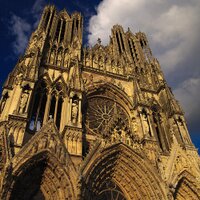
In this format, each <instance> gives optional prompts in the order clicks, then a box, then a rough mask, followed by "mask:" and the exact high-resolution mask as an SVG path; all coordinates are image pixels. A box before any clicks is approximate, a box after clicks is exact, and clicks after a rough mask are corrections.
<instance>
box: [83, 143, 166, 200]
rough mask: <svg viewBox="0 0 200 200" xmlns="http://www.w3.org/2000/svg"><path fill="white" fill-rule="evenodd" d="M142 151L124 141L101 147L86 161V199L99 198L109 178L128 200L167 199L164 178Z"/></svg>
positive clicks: (84, 176)
mask: <svg viewBox="0 0 200 200" xmlns="http://www.w3.org/2000/svg"><path fill="white" fill-rule="evenodd" d="M142 155H143V153H141V152H140V153H138V152H136V151H134V150H133V149H131V148H129V147H128V146H126V145H124V144H122V143H118V144H115V145H111V146H109V147H107V148H105V149H101V148H99V149H98V150H97V151H96V152H95V153H94V154H93V155H92V156H91V158H88V159H87V160H86V163H85V165H83V169H82V182H83V188H82V192H83V199H98V196H99V195H100V194H101V193H102V190H103V189H104V185H105V183H106V182H107V181H110V182H112V183H115V184H116V185H117V187H119V188H120V191H121V192H122V193H123V197H124V198H125V199H127V200H129V199H149V200H151V199H155V200H156V199H163V200H164V199H166V196H167V195H166V191H165V190H166V189H165V184H164V182H163V181H162V180H161V178H160V177H159V176H158V175H157V174H158V173H157V172H156V169H155V168H154V167H153V166H152V165H151V164H150V163H149V161H148V160H147V159H145V157H144V156H142Z"/></svg>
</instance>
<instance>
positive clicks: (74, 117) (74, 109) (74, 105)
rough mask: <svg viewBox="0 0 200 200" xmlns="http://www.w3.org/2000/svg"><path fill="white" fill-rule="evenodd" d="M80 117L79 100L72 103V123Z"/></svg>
mask: <svg viewBox="0 0 200 200" xmlns="http://www.w3.org/2000/svg"><path fill="white" fill-rule="evenodd" d="M77 118H78V101H77V100H75V101H74V102H73V103H72V123H76V122H77Z"/></svg>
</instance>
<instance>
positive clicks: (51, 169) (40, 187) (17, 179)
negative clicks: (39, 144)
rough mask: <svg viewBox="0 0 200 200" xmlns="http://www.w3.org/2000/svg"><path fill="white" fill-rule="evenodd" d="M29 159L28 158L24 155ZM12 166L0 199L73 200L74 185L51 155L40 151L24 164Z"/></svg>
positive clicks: (62, 166)
mask: <svg viewBox="0 0 200 200" xmlns="http://www.w3.org/2000/svg"><path fill="white" fill-rule="evenodd" d="M26 156H28V155H26ZM25 160H26V158H25V159H21V160H20V162H19V163H18V164H16V165H14V167H13V169H12V174H11V175H10V177H9V178H8V179H7V181H6V182H5V185H4V188H3V192H2V194H1V195H2V199H5V200H61V199H71V200H73V199H76V198H75V192H74V183H73V182H72V180H71V176H70V175H69V174H68V173H71V174H73V169H72V168H71V170H72V171H70V172H69V171H67V170H66V168H65V167H66V166H65V165H63V163H60V161H59V160H58V159H57V158H56V157H55V155H53V154H52V153H50V152H49V151H47V150H45V151H41V152H40V153H38V154H35V155H34V156H32V157H30V158H29V159H27V160H26V161H25Z"/></svg>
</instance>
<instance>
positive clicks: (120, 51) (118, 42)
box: [116, 33, 122, 54]
mask: <svg viewBox="0 0 200 200" xmlns="http://www.w3.org/2000/svg"><path fill="white" fill-rule="evenodd" d="M116 38H117V44H118V49H119V53H120V54H121V53H122V50H121V46H120V41H119V36H118V33H116Z"/></svg>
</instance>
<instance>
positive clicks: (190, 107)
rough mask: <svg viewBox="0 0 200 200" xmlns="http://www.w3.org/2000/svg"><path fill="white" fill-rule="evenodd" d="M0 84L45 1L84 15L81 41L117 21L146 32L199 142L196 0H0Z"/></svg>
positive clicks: (104, 33)
mask: <svg viewBox="0 0 200 200" xmlns="http://www.w3.org/2000/svg"><path fill="white" fill-rule="evenodd" d="M0 3H1V4H0V5H1V7H0V44H1V48H0V86H2V85H3V82H4V81H5V79H6V77H7V75H8V73H9V72H10V71H11V70H12V68H13V67H14V66H15V64H16V62H17V59H18V58H19V56H20V54H23V51H24V48H25V47H26V44H27V42H28V39H29V36H30V34H31V32H32V31H33V30H34V28H35V27H36V24H37V22H38V20H39V17H40V14H41V11H42V8H43V7H44V5H46V4H48V3H50V4H54V5H55V6H56V7H57V8H58V9H59V10H62V9H63V8H66V10H67V11H68V12H69V13H72V12H73V11H75V10H77V11H80V12H81V13H82V14H83V15H84V43H85V44H87V45H94V43H95V42H96V41H97V38H98V37H100V38H101V40H102V43H103V44H106V43H107V42H108V39H109V34H110V29H111V27H112V26H113V25H114V24H116V23H118V24H121V25H123V27H124V28H125V29H127V28H128V27H130V29H131V30H132V32H137V31H139V30H140V31H143V32H145V33H146V34H147V36H148V39H149V43H150V47H151V49H152V51H153V54H154V56H155V57H157V58H158V60H159V61H160V64H161V67H162V70H163V71H164V74H165V77H166V79H167V81H168V84H169V85H170V86H171V87H172V90H173V92H174V94H175V96H176V98H177V99H178V100H179V101H180V103H181V105H182V107H183V109H184V111H185V116H186V119H187V122H188V127H189V131H190V134H191V137H192V140H193V143H194V144H195V146H196V147H198V148H199V147H200V94H199V91H200V56H199V52H200V40H199V32H200V21H199V19H200V12H199V10H200V1H199V0H190V1H188V0H168V1H162V0H149V1H146V0H101V1H100V0H68V1H66V0H49V1H48V0H35V1H34V0H29V1H27V0H17V1H16V0H9V1H5V0H0Z"/></svg>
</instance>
